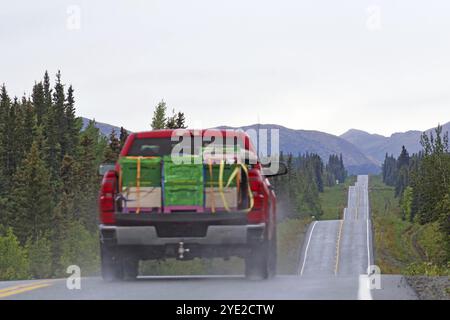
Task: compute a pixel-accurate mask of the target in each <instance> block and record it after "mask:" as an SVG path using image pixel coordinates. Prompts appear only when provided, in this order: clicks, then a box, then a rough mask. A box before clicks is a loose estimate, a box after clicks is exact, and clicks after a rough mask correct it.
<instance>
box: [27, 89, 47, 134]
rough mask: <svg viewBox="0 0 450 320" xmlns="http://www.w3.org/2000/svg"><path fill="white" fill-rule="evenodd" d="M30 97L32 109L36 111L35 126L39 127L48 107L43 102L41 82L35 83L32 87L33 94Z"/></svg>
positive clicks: (42, 122)
mask: <svg viewBox="0 0 450 320" xmlns="http://www.w3.org/2000/svg"><path fill="white" fill-rule="evenodd" d="M31 97H32V101H33V105H34V108H35V109H36V122H37V125H38V126H40V125H42V124H44V121H45V120H44V117H45V115H46V114H47V107H48V105H47V103H46V101H45V96H44V86H43V85H42V82H38V83H35V85H34V86H33V94H32V96H31Z"/></svg>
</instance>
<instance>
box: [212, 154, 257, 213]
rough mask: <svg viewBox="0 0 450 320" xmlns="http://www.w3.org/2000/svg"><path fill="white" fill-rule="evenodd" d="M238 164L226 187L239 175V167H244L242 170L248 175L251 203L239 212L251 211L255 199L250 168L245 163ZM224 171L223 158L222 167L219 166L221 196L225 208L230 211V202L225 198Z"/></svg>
mask: <svg viewBox="0 0 450 320" xmlns="http://www.w3.org/2000/svg"><path fill="white" fill-rule="evenodd" d="M237 165H238V166H236V168H235V169H234V170H233V172H232V173H231V175H230V177H229V178H228V181H227V184H226V186H225V187H228V186H229V185H230V184H231V182H232V181H233V179H234V177H235V176H237V174H238V172H239V168H242V170H244V172H245V174H246V176H247V190H248V197H249V200H250V205H249V207H248V208H246V209H242V210H239V211H238V212H249V211H251V210H252V209H253V206H254V204H255V200H254V198H253V192H252V189H251V187H250V177H249V176H248V170H247V167H246V166H245V164H242V163H238V164H237ZM223 171H224V161H223V160H221V161H220V167H219V193H220V196H221V198H222V201H223V205H224V207H225V210H227V211H228V212H229V211H230V208H229V207H228V203H227V201H226V199H225V194H224V193H223Z"/></svg>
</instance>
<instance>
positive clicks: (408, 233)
mask: <svg viewBox="0 0 450 320" xmlns="http://www.w3.org/2000/svg"><path fill="white" fill-rule="evenodd" d="M394 194H395V191H394V188H393V187H389V186H386V185H385V184H384V183H383V182H382V181H381V177H380V176H371V177H370V179H369V201H370V208H371V214H372V222H373V228H374V246H375V264H376V265H378V266H379V267H380V269H381V272H382V273H384V274H412V275H418V274H426V275H442V274H449V270H448V269H447V270H445V269H442V268H438V267H436V266H435V265H434V264H433V260H434V258H435V257H437V256H438V255H440V254H442V250H443V248H442V247H441V243H442V239H440V237H441V236H442V235H441V234H440V233H439V232H437V230H436V228H437V225H435V224H429V225H419V224H417V223H413V222H410V221H407V220H403V219H402V211H401V208H400V206H399V200H398V199H397V198H395V197H394Z"/></svg>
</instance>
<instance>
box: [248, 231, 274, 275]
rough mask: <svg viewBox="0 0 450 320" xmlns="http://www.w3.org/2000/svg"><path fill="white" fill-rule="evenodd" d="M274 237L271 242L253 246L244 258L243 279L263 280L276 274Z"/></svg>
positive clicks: (265, 241) (267, 241) (266, 241)
mask: <svg viewBox="0 0 450 320" xmlns="http://www.w3.org/2000/svg"><path fill="white" fill-rule="evenodd" d="M276 243H277V242H276V235H274V237H273V238H272V239H271V240H267V239H266V240H264V241H263V242H262V243H259V244H255V245H254V246H253V247H252V248H251V250H250V253H249V254H248V255H247V257H246V258H245V277H246V278H247V279H250V280H264V279H269V278H272V277H273V276H275V273H276V263H277V262H276V261H277V253H276V250H277V248H276V245H277V244H276Z"/></svg>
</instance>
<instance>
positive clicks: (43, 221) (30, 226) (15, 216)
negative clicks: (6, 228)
mask: <svg viewBox="0 0 450 320" xmlns="http://www.w3.org/2000/svg"><path fill="white" fill-rule="evenodd" d="M41 140H42V139H41V138H39V137H38V138H37V139H36V141H34V142H33V144H32V146H31V149H30V151H29V153H28V154H27V156H26V158H25V159H24V161H23V162H22V164H21V165H20V167H19V169H18V170H17V172H16V174H15V175H14V178H13V188H12V192H11V194H10V196H9V203H10V210H9V216H10V220H11V221H12V226H13V228H14V233H15V234H16V235H17V237H18V238H19V240H20V241H21V243H25V242H26V240H27V239H31V240H32V241H34V240H36V239H37V237H38V236H39V235H40V234H45V233H46V232H48V231H49V230H50V228H51V210H52V197H51V194H52V190H51V184H50V174H49V171H48V169H47V168H46V165H45V162H44V160H43V157H42V154H41V151H40V150H41V147H40V145H41Z"/></svg>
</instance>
